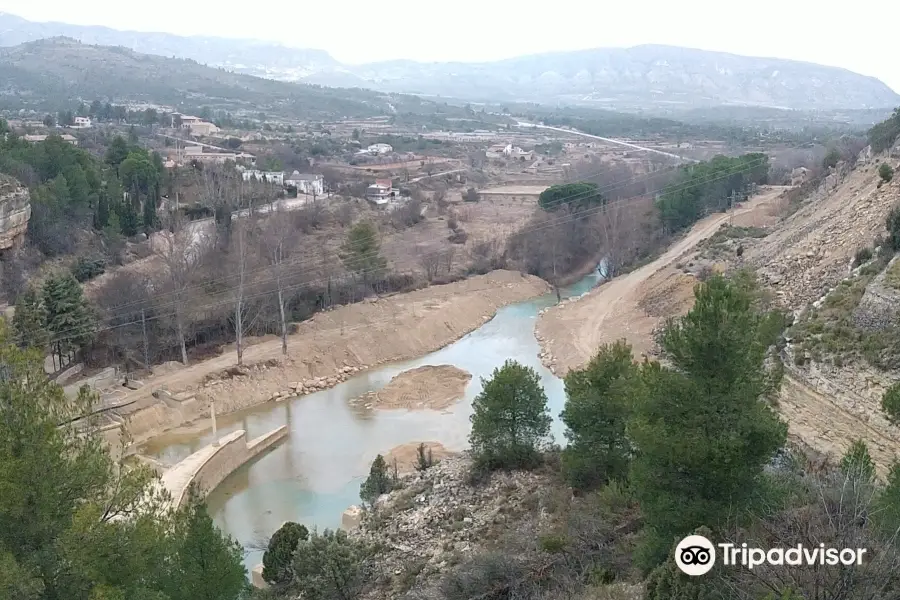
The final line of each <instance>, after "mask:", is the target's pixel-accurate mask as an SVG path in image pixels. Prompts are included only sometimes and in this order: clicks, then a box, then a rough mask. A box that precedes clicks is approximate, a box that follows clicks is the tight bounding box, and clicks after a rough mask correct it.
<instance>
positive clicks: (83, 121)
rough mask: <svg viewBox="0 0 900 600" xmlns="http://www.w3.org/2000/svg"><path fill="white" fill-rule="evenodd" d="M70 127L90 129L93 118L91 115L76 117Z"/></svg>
mask: <svg viewBox="0 0 900 600" xmlns="http://www.w3.org/2000/svg"><path fill="white" fill-rule="evenodd" d="M69 127H71V128H72V129H90V128H91V119H90V117H75V122H74V123H72V125H70V126H69Z"/></svg>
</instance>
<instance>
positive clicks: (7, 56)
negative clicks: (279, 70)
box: [0, 38, 435, 119]
mask: <svg viewBox="0 0 900 600" xmlns="http://www.w3.org/2000/svg"><path fill="white" fill-rule="evenodd" d="M103 98H105V99H109V100H114V101H120V102H121V101H126V100H127V101H146V102H152V103H159V104H167V105H172V106H186V107H196V106H201V105H203V106H209V107H210V108H224V109H228V110H233V111H239V110H242V109H243V110H247V111H254V112H260V111H262V112H267V113H271V114H279V115H284V116H291V117H298V118H314V119H319V118H339V117H366V116H374V115H387V114H393V113H395V112H399V111H402V112H434V111H435V104H434V103H433V102H429V101H423V100H421V99H419V98H416V97H414V96H407V95H401V94H388V93H379V92H375V91H371V90H361V89H339V88H326V87H321V86H315V85H308V84H298V83H288V82H283V81H276V80H272V79H265V78H261V77H253V76H250V75H244V74H239V73H234V72H231V71H227V70H225V69H216V68H212V67H207V66H204V65H201V64H199V63H197V62H195V61H192V60H186V59H178V58H165V57H162V56H154V55H149V54H140V53H137V52H133V51H132V50H129V49H127V48H122V47H115V46H92V45H88V44H83V43H81V42H78V41H76V40H73V39H70V38H49V39H43V40H38V41H34V42H27V43H24V44H20V45H18V46H14V47H11V48H0V107H6V108H18V107H23V106H28V107H31V108H35V109H39V110H55V109H57V108H59V107H60V106H63V105H70V104H71V103H72V102H73V101H75V100H77V99H82V100H85V101H88V102H90V101H91V100H93V99H103Z"/></svg>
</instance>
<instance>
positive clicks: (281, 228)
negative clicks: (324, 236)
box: [261, 209, 297, 356]
mask: <svg viewBox="0 0 900 600" xmlns="http://www.w3.org/2000/svg"><path fill="white" fill-rule="evenodd" d="M282 213H283V210H282V209H276V210H275V211H273V212H272V214H270V215H269V217H268V218H267V219H265V220H264V221H263V222H262V235H261V241H262V254H263V255H264V256H265V260H266V262H267V263H268V265H269V267H270V269H271V273H272V276H273V279H274V280H275V289H276V293H275V297H276V301H277V303H278V319H279V325H280V327H281V352H282V354H284V355H285V356H287V317H286V315H285V302H286V301H287V298H286V297H285V287H286V286H287V272H286V271H287V266H288V265H287V260H288V258H290V255H291V251H292V250H293V248H294V245H295V243H296V240H297V230H296V228H295V227H294V224H293V223H292V221H291V219H289V218H287V216H286V215H284V214H282Z"/></svg>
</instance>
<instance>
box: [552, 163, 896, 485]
mask: <svg viewBox="0 0 900 600" xmlns="http://www.w3.org/2000/svg"><path fill="white" fill-rule="evenodd" d="M774 192H775V191H774V190H773V193H774ZM771 195H772V193H766V194H763V195H761V196H758V197H757V198H756V199H754V200H753V201H751V202H750V203H748V204H747V206H746V208H745V209H744V210H747V211H748V212H745V213H743V215H741V214H740V213H738V214H737V215H736V217H735V220H734V224H735V226H738V225H741V226H760V225H764V226H768V227H770V228H771V233H770V234H769V235H767V236H764V237H758V238H755V237H754V238H745V239H742V240H740V243H741V244H743V245H744V246H745V247H746V250H745V252H744V259H743V261H744V263H745V264H747V265H748V266H751V267H753V268H755V269H757V271H758V272H759V273H760V275H761V280H762V283H763V284H768V285H769V286H771V288H772V290H773V291H774V292H775V293H776V297H777V298H778V299H779V301H780V303H781V304H782V305H783V306H785V307H788V308H792V309H800V308H803V307H805V306H807V305H808V304H809V303H810V302H812V301H814V300H817V299H818V298H820V297H821V295H822V294H823V293H824V292H825V291H827V290H828V288H830V287H833V286H835V285H837V283H838V282H839V281H840V280H841V279H842V278H843V277H846V276H847V274H848V271H849V266H850V262H851V261H852V259H853V255H854V253H855V252H856V250H857V249H858V248H860V247H862V246H865V245H866V244H869V243H871V240H872V239H873V238H874V237H875V236H876V235H877V234H878V233H879V232H881V231H883V228H884V217H885V214H886V213H887V211H888V210H889V209H890V206H892V205H893V203H894V202H895V201H896V198H897V197H898V196H897V190H896V188H894V187H893V186H882V187H881V188H879V187H878V185H877V181H876V176H875V173H874V167H873V166H872V165H868V166H863V167H861V168H858V169H857V170H856V171H854V172H853V173H851V174H850V175H849V176H848V177H847V179H846V180H845V181H844V182H842V183H837V185H833V184H832V185H829V186H828V188H827V189H823V190H820V191H819V192H818V193H816V194H815V195H814V196H813V197H812V198H811V199H809V200H808V201H806V202H805V203H804V205H803V206H802V207H801V208H800V210H798V211H797V212H795V213H794V214H793V215H791V216H790V217H788V218H786V219H784V220H783V221H782V222H780V223H773V222H772V220H771V218H770V216H771V215H769V216H766V215H760V214H753V212H752V211H755V210H756V211H757V212H758V210H762V209H763V208H764V207H766V206H767V205H768V208H769V209H771V207H772V206H773V204H777V203H778V198H777V195H776V197H771ZM769 212H771V210H769ZM762 217H765V218H762ZM727 218H728V216H727V215H716V216H713V217H710V218H708V219H706V220H704V221H701V222H700V223H698V224H697V225H696V226H695V227H694V228H693V229H692V231H691V232H690V233H689V234H688V236H687V237H686V238H684V239H683V240H681V241H680V242H678V243H677V244H676V245H675V246H673V248H672V249H671V250H669V251H668V252H666V253H665V254H664V255H663V256H662V257H660V258H659V259H657V260H656V261H654V262H653V263H651V264H650V265H647V266H646V267H643V268H641V269H638V270H636V271H634V272H632V273H630V274H628V275H625V276H623V277H619V278H617V279H615V280H613V281H612V282H610V283H608V284H606V285H604V286H602V287H600V288H599V289H597V290H595V291H593V292H591V293H590V294H588V295H587V296H586V297H584V298H581V299H578V300H573V301H571V302H569V303H563V304H562V305H560V306H558V307H553V308H550V309H547V310H546V311H544V314H542V315H541V316H540V317H539V320H538V323H537V327H536V331H537V336H538V339H539V340H540V341H541V343H542V348H543V352H542V359H543V360H544V362H545V364H547V365H548V367H550V368H551V369H555V371H556V372H558V373H559V374H564V373H565V372H566V371H568V370H569V369H572V368H577V367H579V366H581V365H583V364H584V363H585V362H587V361H588V360H589V359H590V358H591V356H592V355H593V353H595V352H596V351H597V348H598V347H599V346H600V345H601V344H604V343H609V342H612V341H615V340H617V339H621V338H625V339H627V340H628V341H629V342H630V343H631V344H632V345H633V346H634V348H635V351H636V353H639V352H647V353H652V351H653V341H652V332H653V330H654V328H655V327H657V326H658V325H659V323H660V322H661V320H662V319H663V318H664V317H667V316H676V315H679V314H683V313H684V312H686V311H687V310H689V308H690V306H691V305H692V304H693V297H692V294H691V288H692V287H693V284H694V283H695V282H696V279H695V278H693V277H690V276H686V275H685V274H684V272H683V270H682V269H680V268H678V267H676V265H679V263H685V264H687V263H690V261H693V260H695V259H696V258H697V253H696V252H695V251H694V248H695V246H696V245H697V243H698V242H699V241H700V240H701V239H703V238H706V237H708V236H709V235H710V234H712V233H714V232H715V231H716V229H718V227H719V226H720V225H721V224H722V223H724V222H726V219H727ZM705 252H706V253H707V254H708V253H709V252H708V249H706V250H705ZM704 260H705V259H704ZM700 262H704V261H700ZM738 262H740V261H738ZM855 370H856V371H857V372H858V367H855ZM832 371H834V372H826V370H824V369H821V368H818V367H817V368H813V367H804V368H797V367H794V366H791V365H788V372H787V373H786V378H785V383H784V385H783V387H782V390H781V397H780V399H779V403H778V408H779V412H780V413H781V414H782V416H783V418H784V419H785V420H786V421H787V423H788V426H789V430H790V433H791V435H792V437H795V438H797V439H799V440H800V441H802V442H803V443H804V444H805V445H806V446H808V447H810V448H812V449H814V450H817V451H819V452H823V453H825V454H828V455H830V456H832V457H834V456H839V455H841V454H843V452H845V451H846V450H847V448H848V447H849V446H850V444H851V443H852V442H853V441H854V440H856V439H862V440H863V441H865V442H866V444H867V445H868V447H869V451H870V453H871V454H872V457H873V459H874V460H875V462H876V463H877V466H878V468H879V471H880V472H882V473H883V472H884V471H885V469H886V467H887V466H889V465H890V463H891V462H892V461H893V460H894V459H895V458H896V457H897V455H898V451H897V449H898V448H900V438H897V437H896V434H895V432H894V431H893V428H891V427H889V426H887V424H886V422H885V420H884V418H883V417H882V416H881V415H880V414H878V413H879V412H880V408H879V406H878V402H877V401H876V397H880V395H879V393H880V392H878V391H877V390H880V389H881V388H882V387H883V386H881V387H878V386H874V389H876V392H873V393H866V390H868V389H869V388H870V387H873V386H872V385H871V382H867V381H862V380H861V379H864V378H861V377H854V374H849V373H847V372H846V369H844V371H841V372H839V371H840V370H837V369H832ZM857 374H858V373H857ZM870 379H871V377H870ZM848 381H849V382H852V384H847V382H848Z"/></svg>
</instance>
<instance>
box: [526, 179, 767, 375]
mask: <svg viewBox="0 0 900 600" xmlns="http://www.w3.org/2000/svg"><path fill="white" fill-rule="evenodd" d="M783 191H784V189H783V188H772V189H767V190H766V191H765V192H764V193H762V194H760V195H758V196H756V197H755V198H753V199H751V200H750V201H749V202H747V203H746V204H745V205H744V207H742V208H740V209H738V210H735V211H734V214H733V215H732V214H731V213H719V214H714V215H710V216H709V217H707V218H705V219H703V220H701V221H699V222H698V223H697V224H695V225H694V227H692V228H691V230H690V231H689V232H688V233H687V234H686V235H685V236H684V237H682V238H681V239H680V240H678V241H676V242H675V243H674V244H673V245H672V246H671V247H669V249H668V250H666V251H665V252H664V253H663V254H662V255H661V256H659V257H658V258H656V259H655V260H653V261H651V262H649V263H648V264H646V265H643V266H641V267H639V268H637V269H635V270H633V271H631V272H629V273H627V274H624V275H620V276H619V277H616V278H614V279H612V280H611V281H608V282H606V283H604V284H603V285H601V286H600V287H598V288H596V289H594V290H592V291H591V292H589V293H588V294H586V295H584V296H583V297H580V298H574V299H571V300H569V301H566V302H562V303H560V304H559V305H556V306H552V307H550V308H547V309H545V310H543V311H541V314H540V315H539V316H538V320H537V323H536V325H535V337H536V338H537V340H538V343H539V344H540V346H541V353H540V358H541V362H542V363H543V364H544V366H546V367H547V368H548V369H550V371H552V372H553V373H554V374H555V375H557V376H558V377H565V375H566V373H568V372H569V371H570V370H572V369H577V368H579V367H581V366H582V365H584V364H585V363H587V362H588V361H589V360H590V359H591V357H593V356H594V355H595V354H596V352H597V350H598V349H599V348H600V346H602V345H603V344H608V343H611V342H615V341H617V340H620V339H625V340H626V341H627V342H628V343H629V344H631V346H632V348H633V349H634V352H635V355H637V356H640V355H641V354H644V355H647V356H651V355H652V354H653V352H654V350H655V347H654V346H655V345H654V341H653V331H654V330H655V328H656V327H658V326H659V324H660V323H661V322H663V321H664V320H665V318H666V317H670V316H678V315H680V314H683V313H684V312H686V311H687V310H689V309H690V307H691V306H692V305H693V294H692V288H693V285H694V284H695V283H696V279H694V278H693V277H692V276H686V275H685V274H683V273H681V272H680V271H679V269H677V268H676V267H675V265H676V264H677V263H678V262H679V260H681V259H682V258H683V257H684V256H685V255H686V254H689V253H691V252H693V251H694V249H695V248H696V246H697V245H698V244H699V243H700V242H701V241H703V240H704V239H706V238H708V237H710V236H712V235H713V234H715V232H716V231H717V230H718V229H719V227H720V226H721V225H722V224H723V223H726V222H728V220H729V219H731V218H733V217H735V216H739V215H743V214H746V213H750V212H753V211H755V210H757V209H759V208H760V207H765V206H768V204H767V203H769V202H771V201H772V200H773V199H774V198H776V197H778V196H779V195H781V194H782V193H783ZM657 296H661V297H663V299H665V303H664V304H665V305H666V306H665V307H664V309H663V310H657V308H659V307H657V306H656V305H655V304H654V306H650V304H653V303H649V302H648V301H649V300H650V299H652V298H655V297H657ZM656 304H658V303H656Z"/></svg>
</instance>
